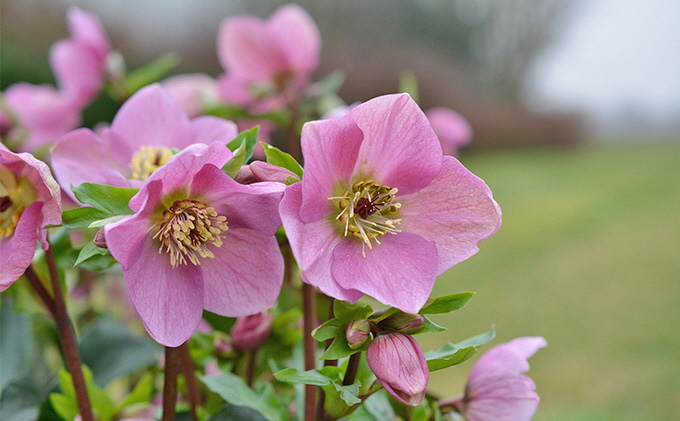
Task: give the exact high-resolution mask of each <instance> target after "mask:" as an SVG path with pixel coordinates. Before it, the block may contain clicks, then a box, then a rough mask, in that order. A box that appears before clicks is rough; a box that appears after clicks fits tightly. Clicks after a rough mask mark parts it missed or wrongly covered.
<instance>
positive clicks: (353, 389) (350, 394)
mask: <svg viewBox="0 0 680 421" xmlns="http://www.w3.org/2000/svg"><path fill="white" fill-rule="evenodd" d="M333 386H334V387H335V390H336V391H337V392H338V393H339V396H340V399H342V400H343V401H345V403H346V404H347V406H352V405H356V404H358V403H361V399H359V386H361V385H360V384H359V383H358V382H357V383H354V384H350V385H348V386H343V385H341V384H339V383H337V382H333Z"/></svg>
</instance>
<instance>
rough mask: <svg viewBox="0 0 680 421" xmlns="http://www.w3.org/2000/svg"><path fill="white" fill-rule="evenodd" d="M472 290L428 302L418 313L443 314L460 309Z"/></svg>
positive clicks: (469, 298)
mask: <svg viewBox="0 0 680 421" xmlns="http://www.w3.org/2000/svg"><path fill="white" fill-rule="evenodd" d="M473 295H475V293H474V292H459V293H457V294H451V295H445V296H443V297H438V298H435V299H434V300H432V301H431V302H428V304H426V305H425V307H423V308H422V309H421V310H420V311H419V312H418V313H420V314H443V313H450V312H452V311H456V310H460V309H461V308H463V307H465V305H466V304H467V303H468V302H470V300H471V299H472V296H473Z"/></svg>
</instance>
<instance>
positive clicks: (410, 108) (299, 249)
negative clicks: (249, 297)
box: [280, 94, 501, 314]
mask: <svg viewBox="0 0 680 421" xmlns="http://www.w3.org/2000/svg"><path fill="white" fill-rule="evenodd" d="M302 152H303V155H304V159H305V172H304V175H303V178H302V182H300V183H295V184H293V185H291V186H289V187H287V188H286V194H285V196H284V199H283V201H282V203H281V209H280V211H281V217H282V220H283V224H284V227H285V229H286V234H287V236H288V239H289V241H290V245H291V248H292V251H293V254H294V255H295V258H296V260H297V262H298V264H299V267H300V270H301V275H302V279H303V281H304V282H307V283H309V284H312V285H314V286H316V287H318V288H319V289H320V290H321V291H322V292H323V293H325V294H327V295H330V296H331V297H334V298H337V299H341V300H345V301H350V302H356V301H357V300H358V299H359V298H360V297H361V296H363V295H364V294H367V295H370V296H372V297H374V298H376V299H377V300H379V301H380V302H382V303H384V304H387V305H390V306H393V307H397V308H399V309H400V310H403V311H404V312H406V313H413V314H415V313H417V312H418V310H420V308H421V307H422V306H423V304H424V303H425V301H426V300H427V299H428V297H429V295H430V292H431V291H432V287H433V285H434V281H435V278H436V277H437V276H438V275H440V274H441V273H443V272H444V271H446V270H447V269H449V268H450V267H451V266H453V265H455V264H457V263H459V262H461V261H463V260H465V259H467V258H468V257H470V256H472V255H473V254H475V253H476V252H477V251H478V248H477V242H479V241H481V240H483V239H485V238H487V237H489V236H490V235H492V234H493V233H494V232H495V231H496V230H497V229H498V226H499V225H500V220H501V218H500V209H499V208H498V205H497V204H496V202H495V201H494V200H493V198H492V195H491V191H490V190H489V188H488V187H487V186H486V184H485V183H484V182H483V181H482V180H481V179H479V178H478V177H476V176H475V175H474V174H472V173H471V172H470V171H468V170H467V169H466V168H465V167H463V165H461V163H460V162H458V160H456V159H455V158H454V157H450V156H443V155H442V151H441V146H440V144H439V140H438V139H437V136H436V135H435V133H434V131H433V130H432V128H431V127H430V124H429V123H428V121H427V118H426V117H425V114H424V113H423V112H422V111H421V110H420V108H418V105H417V104H416V103H415V102H414V101H413V100H412V99H411V98H410V97H409V96H408V95H407V94H399V95H386V96H382V97H379V98H375V99H373V100H371V101H368V102H365V103H363V104H360V105H358V106H357V107H355V108H354V109H352V110H351V111H350V112H349V114H347V115H346V116H344V117H341V118H336V119H330V120H320V121H314V122H310V123H307V124H305V126H304V127H303V129H302Z"/></svg>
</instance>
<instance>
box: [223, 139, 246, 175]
mask: <svg viewBox="0 0 680 421" xmlns="http://www.w3.org/2000/svg"><path fill="white" fill-rule="evenodd" d="M233 152H234V156H233V157H232V158H231V159H230V160H229V161H227V163H226V164H224V166H223V167H222V172H224V173H225V174H227V175H228V176H229V177H231V178H236V175H237V174H238V172H239V170H240V169H241V166H242V165H243V163H244V162H246V160H245V158H246V145H245V141H243V142H241V146H239V147H238V148H236V150H234V151H233Z"/></svg>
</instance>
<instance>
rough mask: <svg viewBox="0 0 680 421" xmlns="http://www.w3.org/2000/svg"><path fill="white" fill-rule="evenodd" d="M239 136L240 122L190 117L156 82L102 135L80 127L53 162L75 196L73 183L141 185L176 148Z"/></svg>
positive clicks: (61, 144) (126, 105)
mask: <svg viewBox="0 0 680 421" xmlns="http://www.w3.org/2000/svg"><path fill="white" fill-rule="evenodd" d="M237 134H238V133H237V130H236V125H235V124H234V123H232V122H231V121H227V120H223V119H221V118H217V117H212V116H201V117H197V118H195V119H193V120H190V119H189V117H187V115H186V113H185V112H184V110H182V107H181V106H180V105H179V104H178V103H177V101H175V99H174V98H173V97H172V96H171V95H170V94H169V93H168V92H167V91H166V90H165V89H163V88H162V87H161V86H160V85H157V84H154V85H150V86H147V87H145V88H143V89H140V90H139V91H137V92H136V93H135V94H134V95H133V96H132V97H130V99H128V100H127V101H126V102H125V103H124V104H123V106H122V107H121V108H120V110H118V113H117V114H116V116H115V117H114V119H113V122H112V123H111V127H110V128H108V129H103V130H102V131H101V134H98V133H95V132H93V131H91V130H89V129H78V130H74V131H72V132H70V133H68V134H66V135H65V136H63V137H62V138H61V139H60V140H59V141H58V142H57V144H56V145H55V146H54V148H53V149H52V153H51V159H52V166H53V168H54V174H55V176H56V178H57V180H58V181H59V183H60V184H61V185H62V186H63V187H64V190H65V191H66V192H67V193H68V194H69V195H71V197H74V196H73V193H72V192H71V189H70V186H71V185H74V186H77V185H80V184H82V183H84V182H89V183H98V184H108V185H112V186H117V187H140V186H141V185H142V184H143V183H144V180H146V178H148V177H149V175H151V174H152V173H153V171H155V170H156V169H157V168H160V167H161V166H162V165H163V164H165V163H166V162H168V161H169V160H170V159H171V158H172V157H173V156H174V150H181V149H184V148H185V147H187V146H189V145H191V144H194V143H205V144H208V143H211V142H213V141H219V142H221V143H222V144H223V145H226V144H227V143H228V142H229V141H231V140H232V139H233V138H234V137H236V135H237ZM224 149H225V150H226V149H227V148H226V147H224Z"/></svg>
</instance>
